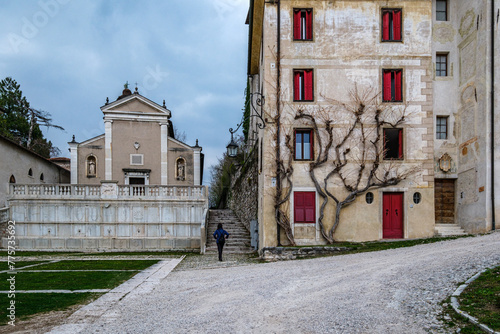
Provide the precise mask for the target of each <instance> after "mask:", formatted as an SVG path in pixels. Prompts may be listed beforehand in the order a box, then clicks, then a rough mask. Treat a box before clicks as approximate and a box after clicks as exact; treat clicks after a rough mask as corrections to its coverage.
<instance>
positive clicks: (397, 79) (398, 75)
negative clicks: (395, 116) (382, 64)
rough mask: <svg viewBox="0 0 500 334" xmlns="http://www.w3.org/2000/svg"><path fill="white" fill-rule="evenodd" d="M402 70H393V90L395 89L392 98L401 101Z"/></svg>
mask: <svg viewBox="0 0 500 334" xmlns="http://www.w3.org/2000/svg"><path fill="white" fill-rule="evenodd" d="M402 73H403V71H401V70H399V71H395V72H394V86H395V87H394V91H395V94H394V95H395V96H394V100H395V101H403V97H402V87H403V80H402V79H403V76H402Z"/></svg>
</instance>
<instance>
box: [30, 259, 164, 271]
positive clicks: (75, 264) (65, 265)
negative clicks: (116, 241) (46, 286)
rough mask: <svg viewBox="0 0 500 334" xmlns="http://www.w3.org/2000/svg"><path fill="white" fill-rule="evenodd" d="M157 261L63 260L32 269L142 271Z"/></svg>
mask: <svg viewBox="0 0 500 334" xmlns="http://www.w3.org/2000/svg"><path fill="white" fill-rule="evenodd" d="M155 263H158V260H81V261H79V260H63V261H58V262H53V263H47V264H43V265H40V266H36V267H32V268H29V269H33V270H100V269H114V270H143V269H146V268H147V267H150V266H152V265H153V264H155Z"/></svg>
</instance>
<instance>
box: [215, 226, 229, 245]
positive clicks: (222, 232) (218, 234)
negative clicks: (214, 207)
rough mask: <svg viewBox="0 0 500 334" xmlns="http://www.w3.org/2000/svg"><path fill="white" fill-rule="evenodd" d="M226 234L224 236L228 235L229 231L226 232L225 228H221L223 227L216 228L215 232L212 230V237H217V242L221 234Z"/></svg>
mask: <svg viewBox="0 0 500 334" xmlns="http://www.w3.org/2000/svg"><path fill="white" fill-rule="evenodd" d="M223 234H224V235H226V238H227V237H229V233H227V232H226V230H223V229H217V230H216V231H215V232H214V238H215V239H217V243H219V239H220V237H221V235H223Z"/></svg>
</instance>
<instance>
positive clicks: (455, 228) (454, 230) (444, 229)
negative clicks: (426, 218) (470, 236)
mask: <svg viewBox="0 0 500 334" xmlns="http://www.w3.org/2000/svg"><path fill="white" fill-rule="evenodd" d="M434 231H435V234H436V236H438V237H450V236H454V235H467V233H465V231H464V229H463V228H461V227H460V226H459V225H458V224H436V227H435V228H434Z"/></svg>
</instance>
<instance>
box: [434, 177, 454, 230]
mask: <svg viewBox="0 0 500 334" xmlns="http://www.w3.org/2000/svg"><path fill="white" fill-rule="evenodd" d="M434 199H435V201H434V208H435V213H436V217H435V218H436V224H454V223H455V180H450V179H435V180H434Z"/></svg>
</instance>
